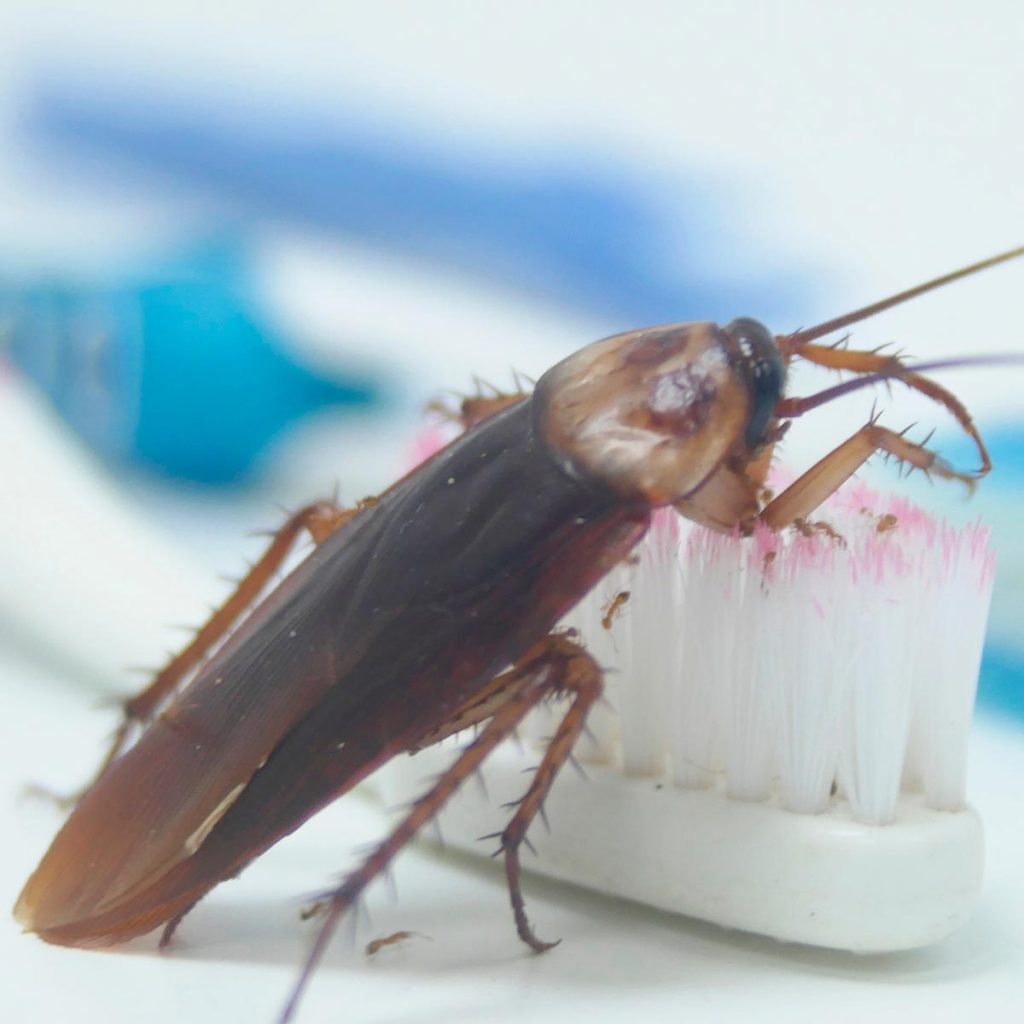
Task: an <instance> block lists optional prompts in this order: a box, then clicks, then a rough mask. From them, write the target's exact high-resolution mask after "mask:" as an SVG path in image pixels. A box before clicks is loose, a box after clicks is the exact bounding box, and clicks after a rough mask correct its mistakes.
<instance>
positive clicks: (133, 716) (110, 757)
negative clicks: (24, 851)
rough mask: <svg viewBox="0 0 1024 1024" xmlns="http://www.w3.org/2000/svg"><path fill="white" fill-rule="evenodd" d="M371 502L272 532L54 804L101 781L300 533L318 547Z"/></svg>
mask: <svg viewBox="0 0 1024 1024" xmlns="http://www.w3.org/2000/svg"><path fill="white" fill-rule="evenodd" d="M371 501H372V499H366V500H365V501H363V502H360V503H359V505H357V506H356V507H355V508H351V509H348V508H341V507H339V506H338V505H336V504H334V503H333V502H330V501H318V502H314V503H313V504H311V505H307V506H306V507H305V508H302V509H300V510H299V511H298V512H295V513H293V514H292V515H290V516H289V517H288V519H287V521H286V522H285V523H284V525H283V526H281V527H280V528H279V529H278V530H276V531H275V532H274V534H273V539H272V540H271V542H270V544H269V545H268V547H267V550H266V551H265V552H264V553H263V554H262V556H261V557H260V558H259V559H258V560H257V561H256V562H255V563H254V564H253V566H252V568H251V569H250V570H249V571H248V573H246V575H245V576H243V577H242V579H241V580H239V581H238V585H237V587H236V588H235V590H234V591H233V592H232V593H231V595H230V596H229V597H228V598H227V600H225V601H224V603H223V604H221V605H220V607H218V608H217V609H215V611H214V612H213V614H212V615H211V616H210V618H209V619H208V620H207V621H206V622H205V623H204V624H203V625H202V626H201V627H200V628H199V629H198V630H197V631H196V634H195V636H193V638H192V640H191V641H190V642H189V644H188V645H187V646H186V647H185V648H184V649H182V650H181V651H180V652H179V653H178V654H176V655H174V657H172V658H171V660H170V661H169V662H168V663H167V664H166V665H165V666H164V667H163V668H162V669H161V670H160V671H159V672H157V674H156V675H155V676H154V678H153V680H152V682H151V683H150V684H149V685H148V686H147V687H146V688H145V689H144V690H142V691H141V692H139V693H137V694H135V696H134V697H130V698H128V699H127V700H126V701H124V703H123V705H122V709H123V712H124V716H123V718H122V720H121V724H120V725H119V726H118V727H117V730H116V731H115V732H114V735H113V738H112V739H111V742H110V747H109V749H108V750H107V753H106V755H105V756H104V758H103V760H102V761H101V762H100V766H99V768H98V769H97V770H96V773H95V775H94V776H93V778H92V779H91V780H90V781H89V783H88V784H87V785H86V786H84V787H83V788H82V789H81V790H80V791H79V792H78V793H75V794H73V795H72V796H70V797H64V798H60V799H58V803H61V804H65V805H73V804H75V803H77V802H78V800H79V798H80V797H81V796H82V795H83V794H84V793H85V792H86V791H87V790H89V789H90V788H91V787H92V786H93V785H95V783H96V781H97V780H98V779H99V777H100V776H101V775H102V774H103V773H104V772H105V771H106V770H107V768H108V767H110V765H111V764H112V763H113V762H114V761H115V760H116V759H117V757H118V756H120V754H121V753H122V752H123V751H124V748H125V747H126V746H127V743H128V737H129V736H130V735H131V731H132V728H133V727H134V726H136V725H143V724H145V723H146V722H148V721H149V720H150V719H151V718H152V717H153V715H154V714H155V713H156V711H157V710H158V709H159V708H160V706H161V705H162V704H163V703H164V701H165V700H166V699H167V698H168V697H169V696H170V695H171V693H172V692H173V691H174V688H175V687H176V686H177V684H178V683H179V682H180V681H181V680H182V679H183V678H184V677H185V676H186V675H187V674H188V673H189V672H190V671H191V670H192V669H193V668H195V666H196V665H197V664H199V662H200V661H201V660H202V658H203V656H204V655H205V654H206V652H207V651H209V650H210V648H211V647H212V646H213V645H214V644H215V643H216V642H217V641H218V640H219V639H220V638H221V637H222V636H224V634H225V633H226V632H227V631H228V630H229V629H230V628H231V627H232V625H234V623H235V622H236V621H237V620H238V619H239V618H240V617H241V616H242V615H243V614H244V613H245V612H246V611H247V610H248V609H249V608H250V607H251V606H252V605H253V604H254V603H255V602H256V600H257V598H258V597H259V595H260V593H261V592H262V591H263V589H264V587H266V586H267V584H268V583H269V582H270V580H271V579H272V578H273V576H274V573H275V572H276V571H277V570H278V568H279V567H280V565H281V563H282V562H283V561H284V560H285V558H286V557H287V555H288V552H289V551H290V550H291V548H292V545H293V544H294V543H295V541H296V540H297V539H298V537H299V535H300V534H301V533H302V531H303V530H306V531H308V532H309V534H310V536H312V538H313V541H314V543H316V544H320V543H322V542H323V541H324V540H326V539H327V538H328V537H329V536H330V535H331V534H332V533H334V531H335V530H337V529H338V528H339V527H341V526H343V525H344V524H345V523H347V522H348V521H349V520H350V519H351V518H352V517H353V516H354V515H355V514H356V513H357V512H358V511H360V510H361V509H362V508H363V507H364V506H365V505H367V504H369V503H370V502H371Z"/></svg>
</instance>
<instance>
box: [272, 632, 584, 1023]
mask: <svg viewBox="0 0 1024 1024" xmlns="http://www.w3.org/2000/svg"><path fill="white" fill-rule="evenodd" d="M562 693H571V694H573V695H574V700H573V703H572V705H571V707H570V708H569V710H568V711H567V712H566V714H565V717H564V718H563V719H562V721H561V723H560V724H559V727H558V729H557V730H556V732H555V735H554V737H553V738H552V740H551V742H550V744H549V745H548V748H547V750H546V751H545V753H544V756H543V758H542V759H541V763H540V766H539V767H538V768H537V771H536V772H535V774H534V777H533V781H532V782H531V784H530V787H529V789H527V791H526V793H525V794H524V796H523V798H522V799H521V800H520V801H519V804H518V807H517V809H516V812H515V814H514V815H513V817H512V820H511V821H510V822H509V824H508V826H507V827H506V828H505V829H504V831H502V832H501V833H499V835H500V847H499V852H503V853H504V855H505V873H506V876H507V878H508V885H509V898H510V900H511V903H512V911H513V914H514V915H515V921H516V929H517V931H518V933H519V937H520V938H521V939H522V940H523V941H524V942H525V943H527V945H529V946H530V947H531V948H532V949H534V950H536V951H538V952H542V951H544V950H546V949H550V948H551V947H552V946H553V945H556V943H551V942H543V941H542V940H540V939H538V938H537V936H536V935H535V934H534V932H533V929H532V928H531V927H530V923H529V921H528V920H527V917H526V911H525V906H524V901H523V895H522V889H521V887H520V882H519V847H520V846H521V845H522V843H523V842H524V840H525V837H526V832H527V829H528V828H529V827H530V823H531V822H532V821H533V819H534V817H535V816H536V815H537V813H538V811H539V810H540V808H541V806H542V804H543V802H544V798H545V796H546V795H547V793H548V791H549V790H550V788H551V784H552V782H554V779H555V776H556V775H557V774H558V771H559V769H560V768H561V767H562V765H563V764H565V762H566V761H567V760H568V758H569V756H570V754H571V752H572V748H573V745H574V744H575V743H576V740H577V739H578V738H579V736H580V733H581V732H582V731H583V727H584V724H585V722H586V717H587V712H588V711H589V710H590V708H591V707H592V706H593V704H594V703H595V702H596V701H597V700H598V699H599V698H600V695H601V670H600V668H599V667H598V665H597V663H596V662H595V661H594V659H593V658H591V656H590V655H589V654H587V652H586V651H585V650H583V648H582V647H581V646H580V645H579V644H577V643H576V642H575V641H573V640H572V639H570V638H569V637H568V636H564V635H552V636H549V637H546V638H545V639H544V640H542V641H540V642H539V643H537V644H535V645H534V646H533V647H532V648H531V649H530V650H529V651H528V652H527V653H526V655H525V656H524V657H523V658H521V659H520V661H519V662H517V664H516V665H515V666H514V667H513V668H512V669H510V670H509V671H508V672H505V673H503V674H502V675H501V676H498V677H497V678H496V679H495V680H494V682H493V683H491V684H490V685H489V686H488V687H487V688H486V690H485V692H484V694H482V695H479V696H478V697H476V698H474V700H473V701H470V702H467V703H466V704H465V705H463V706H462V707H461V708H460V709H458V711H457V712H456V714H455V715H454V716H453V717H452V719H451V720H450V723H446V724H445V725H443V726H441V727H440V728H438V729H435V730H432V731H431V732H430V733H428V734H427V735H426V736H424V738H423V741H422V742H421V743H419V744H417V747H422V746H426V745H427V744H428V743H433V742H436V741H437V740H439V739H442V738H444V736H447V735H451V734H452V733H454V732H457V731H459V730H461V729H464V728H466V727H467V726H468V725H471V724H474V723H475V722H479V721H480V720H482V719H484V718H485V717H486V719H487V724H486V725H485V726H484V728H483V730H482V731H481V732H480V734H479V735H478V736H477V737H476V738H475V739H474V740H473V741H472V743H470V744H469V745H468V746H467V747H466V748H465V749H464V750H463V751H462V753H461V754H460V755H459V757H458V758H457V759H456V761H455V763H454V764H453V765H452V766H451V767H450V768H449V769H448V771H446V772H445V773H444V774H443V775H442V776H441V777H440V778H439V779H438V780H437V782H436V783H435V784H434V786H433V787H432V788H431V789H430V790H429V791H428V792H427V793H426V794H424V795H423V796H422V797H420V798H419V799H418V800H417V801H416V802H415V803H414V804H413V805H412V809H411V810H410V811H409V813H408V814H407V815H406V816H405V818H403V819H402V821H401V822H399V824H398V825H397V826H396V828H395V829H394V830H393V831H392V833H391V834H390V835H389V836H388V837H387V839H385V840H384V841H383V842H382V843H381V844H380V845H379V846H378V847H377V848H376V849H375V850H374V851H373V852H372V853H371V854H370V855H369V856H368V857H367V858H366V860H364V861H363V863H362V864H361V865H360V866H359V867H358V868H357V869H356V870H355V871H353V872H352V873H351V874H350V875H349V876H348V877H347V878H346V879H345V880H344V882H343V883H342V884H341V885H340V886H339V887H338V888H337V889H334V890H332V891H330V892H328V893H325V894H324V895H323V897H322V898H321V899H320V900H318V908H319V909H320V910H321V911H322V913H323V922H322V924H321V927H320V932H319V934H318V935H317V938H316V941H315V943H314V945H313V948H312V950H311V951H310V954H309V956H308V958H307V960H306V963H305V965H304V967H303V970H302V974H301V975H300V977H299V980H298V982H297V983H296V986H295V988H294V990H293V991H292V994H291V996H290V998H289V1000H288V1003H287V1005H286V1007H285V1009H284V1012H283V1014H282V1017H281V1021H282V1024H283V1022H285V1021H288V1020H290V1019H291V1017H292V1014H293V1013H294V1011H295V1008H296V1007H297V1005H298V1001H299V999H300V997H301V995H302V992H303V990H304V988H305V986H306V983H307V982H308V981H309V978H310V977H311V976H312V973H313V970H314V969H315V967H316V965H317V963H318V962H319V961H320V958H321V957H322V956H323V953H324V950H325V949H326V947H327V944H328V942H329V941H330V938H331V936H332V934H333V932H334V929H335V927H336V926H337V923H338V921H339V919H340V918H341V916H342V914H344V912H345V911H346V910H347V909H348V908H349V907H351V906H352V904H353V903H355V902H356V900H358V898H359V896H360V895H361V894H362V892H363V891H364V890H365V889H366V887H367V886H368V885H369V884H370V882H372V881H373V880H374V879H375V878H376V877H377V876H378V875H379V874H381V873H382V872H383V871H384V870H385V869H386V868H387V866H388V864H390V862H391V861H392V860H393V859H394V857H395V856H396V855H397V854H398V852H399V851H400V850H401V849H402V848H403V847H404V846H405V845H406V844H407V843H409V842H410V841H411V840H412V839H413V838H414V837H415V836H416V834H417V833H418V832H419V831H420V830H421V829H422V828H423V826H424V825H426V824H427V823H428V822H429V821H430V820H431V819H432V818H434V816H435V815H437V814H438V812H439V811H440V810H441V808H442V807H443V806H444V805H445V803H447V801H448V800H449V799H450V798H451V797H452V796H453V795H454V794H455V792H456V790H458V788H459V787H460V786H461V785H462V783H463V782H465V781H466V779H467V778H469V776H471V775H472V774H473V773H474V772H475V771H476V770H477V769H478V768H479V767H480V765H481V764H482V763H483V762H484V760H485V759H486V758H487V756H488V755H489V754H490V753H491V751H492V750H494V748H495V747H497V746H498V744H500V743H501V742H502V741H503V740H505V739H507V738H508V737H509V736H511V735H512V734H513V733H514V732H515V730H516V728H517V727H518V726H519V724H520V723H521V722H522V721H523V719H524V718H525V717H526V716H527V715H528V714H529V713H530V711H532V710H533V709H534V708H535V707H536V706H537V705H538V704H540V703H541V702H542V701H544V700H545V699H547V698H548V697H550V696H553V695H558V694H562ZM485 838H486V837H485Z"/></svg>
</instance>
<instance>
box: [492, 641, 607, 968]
mask: <svg viewBox="0 0 1024 1024" xmlns="http://www.w3.org/2000/svg"><path fill="white" fill-rule="evenodd" d="M552 640H553V642H554V643H553V648H552V657H553V658H554V659H557V660H556V661H555V662H554V665H553V668H554V669H555V671H554V672H553V677H552V678H551V680H550V681H549V682H548V687H549V688H551V689H552V690H553V691H554V692H556V693H566V692H568V693H573V694H574V695H575V696H574V699H573V702H572V705H571V706H570V707H569V710H568V711H566V713H565V715H564V716H563V717H562V720H561V722H559V724H558V728H557V729H556V730H555V735H554V736H553V737H552V739H551V742H550V743H549V744H548V747H547V750H545V751H544V756H543V758H542V759H541V762H540V765H539V766H538V768H537V770H536V772H534V775H533V781H532V782H531V783H530V788H529V789H527V791H526V793H525V794H524V795H523V798H522V799H521V800H520V801H519V806H518V808H517V809H516V813H515V814H514V815H513V816H512V820H511V821H510V822H509V823H508V825H507V826H506V827H505V831H504V832H502V833H501V849H502V850H503V851H504V853H505V875H506V877H507V879H508V890H509V899H510V900H511V902H512V912H513V914H514V915H515V920H516V930H517V932H518V933H519V938H521V939H522V940H523V942H525V943H526V944H527V945H528V946H530V948H531V949H534V950H536V951H537V952H538V953H542V952H544V951H545V950H547V949H551V947H552V946H556V945H558V943H557V942H543V941H542V940H540V939H538V938H537V936H536V935H535V934H534V931H533V929H532V928H531V926H530V922H529V920H528V919H527V917H526V906H525V903H524V901H523V893H522V888H521V886H520V882H519V847H520V846H521V845H522V843H523V841H524V840H525V839H526V832H527V830H528V829H529V827H530V825H531V823H532V822H533V819H534V818H535V817H536V816H537V813H538V812H539V811H540V810H541V808H542V807H543V805H544V800H545V798H546V797H547V795H548V792H549V791H550V789H551V785H552V783H553V782H554V781H555V777H556V776H557V775H558V772H559V771H560V770H561V768H562V766H563V765H564V764H565V763H566V761H568V760H569V758H570V757H571V755H572V751H573V747H575V745H576V741H577V740H578V739H579V738H580V734H581V733H582V732H583V730H584V728H585V727H586V722H587V714H588V713H589V712H590V709H591V708H592V707H593V706H594V704H595V703H596V702H597V701H598V700H600V698H601V690H602V679H601V669H600V667H599V666H598V664H597V662H596V661H594V659H593V658H592V657H591V656H590V655H589V654H587V652H586V651H585V650H584V649H583V648H582V647H580V645H579V644H577V643H576V642H575V641H573V640H570V639H569V638H568V637H565V636H556V637H552Z"/></svg>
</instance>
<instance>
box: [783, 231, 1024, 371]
mask: <svg viewBox="0 0 1024 1024" xmlns="http://www.w3.org/2000/svg"><path fill="white" fill-rule="evenodd" d="M1018 256H1024V245H1022V246H1019V247H1018V248H1016V249H1010V250H1008V251H1007V252H1003V253H1000V254H999V255H998V256H991V257H989V258H988V259H987V260H982V261H981V262H980V263H972V264H971V265H970V266H969V267H962V268H961V269H960V270H954V271H953V273H951V274H944V275H943V276H942V277H937V278H935V279H934V280H933V281H926V282H925V283H924V284H919V285H917V286H916V287H915V288H908V289H907V290H906V291H905V292H899V294H897V295H892V296H890V297H889V298H887V299H882V300H881V301H880V302H873V303H872V304H871V305H870V306H864V307H863V308H862V309H858V310H855V311H854V312H852V313H844V314H843V315H842V316H837V317H836V318H835V319H834V320H826V321H825V322H824V323H823V324H818V325H817V327H808V328H806V329H805V330H801V331H794V332H793V334H786V335H783V336H782V338H780V341H784V342H785V344H786V347H787V348H789V349H790V350H791V351H792V350H794V349H796V348H798V347H799V346H800V345H803V344H806V343H807V342H809V341H814V340H815V339H816V338H821V337H823V336H824V335H826V334H831V333H832V332H833V331H838V330H842V328H844V327H849V326H850V324H855V323H857V322H858V321H859V320H866V319H867V318H868V317H869V316H874V315H875V314H876V313H881V312H882V311H883V310H885V309H891V308H892V307H893V306H898V305H899V304H900V303H901V302H906V301H907V300H908V299H913V298H916V297H917V296H918V295H923V294H924V293H925V292H930V291H932V290H933V289H934V288H941V287H942V286H943V285H944V284H949V283H950V282H951V281H957V280H959V279H960V278H961V277H969V276H970V275H971V274H977V273H978V272H979V271H981V270H988V268H989V267H995V266H998V265H999V264H1000V263H1006V262H1007V261H1009V260H1013V259H1016V258H1017V257H1018Z"/></svg>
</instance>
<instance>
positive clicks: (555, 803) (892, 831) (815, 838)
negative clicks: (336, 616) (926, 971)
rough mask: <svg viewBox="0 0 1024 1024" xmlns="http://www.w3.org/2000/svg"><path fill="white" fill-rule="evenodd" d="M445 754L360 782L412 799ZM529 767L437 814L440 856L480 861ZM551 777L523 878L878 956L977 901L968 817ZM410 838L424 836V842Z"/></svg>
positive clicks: (499, 777)
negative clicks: (869, 814) (529, 875)
mask: <svg viewBox="0 0 1024 1024" xmlns="http://www.w3.org/2000/svg"><path fill="white" fill-rule="evenodd" d="M453 757H454V751H453V749H452V747H451V746H445V747H442V748H433V749H428V750H424V751H421V752H420V753H418V754H416V755H414V756H412V757H399V758H396V759H394V760H393V761H392V762H390V763H389V764H388V765H386V766H385V767H384V768H383V769H381V771H380V772H379V773H378V774H377V775H376V776H375V777H374V779H373V788H374V790H375V791H376V793H377V795H378V796H379V798H380V799H381V801H382V802H383V804H384V805H385V806H386V807H395V806H399V805H401V804H403V803H407V802H408V801H409V800H410V799H414V798H415V797H417V796H420V795H422V793H423V792H424V791H425V790H426V789H427V788H428V785H429V784H428V782H426V781H425V780H426V779H428V778H429V776H431V775H432V774H434V773H437V772H440V771H443V770H444V768H445V767H446V766H447V765H448V764H450V763H451V761H452V759H453ZM538 760H539V757H538V754H537V753H536V752H535V751H533V750H522V749H517V748H516V747H515V746H514V745H511V744H506V745H505V746H503V747H502V748H501V749H499V750H498V751H496V752H495V753H494V754H493V755H492V757H491V758H490V759H489V760H488V761H487V763H486V764H485V766H484V779H485V783H486V788H487V793H486V795H485V794H484V792H483V789H482V787H481V786H479V785H477V784H476V783H475V782H474V781H473V780H470V781H469V782H468V783H467V784H466V785H465V786H463V787H462V790H461V791H460V792H459V793H458V794H457V796H456V797H455V798H454V799H453V800H452V801H451V802H450V803H449V804H448V805H447V807H446V808H445V810H444V811H443V812H442V815H441V832H442V835H443V837H444V842H445V845H448V846H454V847H456V848H458V849H460V850H466V851H470V852H473V853H479V854H481V855H483V856H489V855H491V854H492V853H493V852H494V848H495V842H496V841H495V840H494V839H491V840H486V841H483V842H481V841H478V839H477V837H478V836H481V835H486V834H487V833H491V832H496V831H499V830H500V829H501V828H502V827H503V826H504V824H505V823H506V822H507V820H508V817H509V815H510V813H511V812H510V811H509V810H508V809H507V808H506V809H504V810H502V809H501V804H503V803H505V802H506V801H510V800H515V799H518V798H519V797H520V796H522V794H523V792H524V791H525V789H526V787H527V785H528V784H529V778H530V775H529V774H524V773H525V772H527V771H528V770H529V769H530V768H532V767H535V766H536V764H537V762H538ZM585 771H586V775H587V778H582V777H581V776H580V775H579V773H577V772H575V771H574V770H573V769H572V767H571V766H569V767H566V768H565V769H564V770H563V771H562V772H561V773H560V775H559V777H558V779H557V780H556V783H555V785H554V787H553V789H552V792H551V794H550V796H549V797H548V800H547V801H546V803H545V811H546V813H547V817H548V820H549V821H550V823H551V829H550V832H549V831H548V830H546V829H545V827H544V824H543V822H541V821H537V822H535V824H534V826H533V827H532V828H531V830H530V833H529V838H530V841H531V843H532V844H533V845H534V846H535V847H536V850H537V856H536V857H534V856H532V855H531V854H530V853H529V852H528V851H527V852H526V853H524V856H523V861H522V863H523V867H524V869H525V870H528V871H533V872H539V873H540V874H543V875H547V876H550V877H552V878H556V879H560V880H562V881H566V882H571V883H574V884H576V885H582V886H585V887H587V888H590V889H594V890H597V891H600V892H602V893H607V894H610V895H615V896H621V897H624V898H626V899H631V900H636V901H639V902H641V903H646V904H649V905H650V906H653V907H658V908H660V909H662V910H668V911H673V912H677V913H680V914H685V915H687V916H689V917H696V918H702V919H703V920H706V921H712V922H714V923H716V924H720V925H723V926H725V927H727V928H738V929H742V930H743V931H748V932H755V933H758V934H761V935H767V936H770V937H772V938H776V939H780V940H783V941H787V942H801V943H806V944H808V945H812V946H823V947H828V948H832V949H843V950H851V951H856V952H863V953H881V952H891V951H895V950H904V949H913V948H916V947H919V946H926V945H930V944H932V943H935V942H938V941H939V940H940V939H943V938H945V937H946V936H947V935H949V934H950V933H951V932H953V931H955V930H956V929H957V928H958V927H959V926H960V925H961V924H963V923H964V922H965V921H966V920H967V918H968V917H969V916H970V913H971V911H972V909H973V907H974V905H975V904H976V902H977V899H978V895H979V891H980V887H981V875H982V863H983V856H984V843H983V835H982V825H981V820H980V818H979V817H978V815H977V814H976V813H975V812H974V811H973V810H972V809H970V808H966V809H964V810H962V811H958V812H953V813H951V812H944V811H933V810H929V809H928V808H926V807H925V806H924V803H923V800H922V799H920V798H919V797H916V796H909V797H904V798H902V799H901V800H900V803H899V806H898V810H897V820H896V822H895V823H894V824H891V825H885V826H873V825H864V824H861V823H859V822H856V821H853V820H852V818H851V817H850V816H849V813H848V812H847V811H846V810H845V808H844V806H843V805H842V804H840V805H839V806H838V807H836V808H835V809H833V810H830V811H828V812H826V813H823V814H818V815H804V814H793V813H790V812H788V811H785V810H783V809H782V808H781V807H780V806H778V805H777V804H776V803H774V802H772V801H766V802H763V803H741V802H738V801H735V800H729V799H726V798H725V796H724V795H723V794H722V793H720V792H717V791H715V790H685V789H679V788H677V787H675V786H673V785H672V784H671V783H670V782H668V781H661V780H656V779H652V778H630V777H627V776H624V775H623V774H622V773H621V772H619V771H616V770H612V769H609V768H606V767H602V766H600V765H591V764H588V765H586V767H585ZM424 838H426V839H429V836H428V835H427V834H424Z"/></svg>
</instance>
